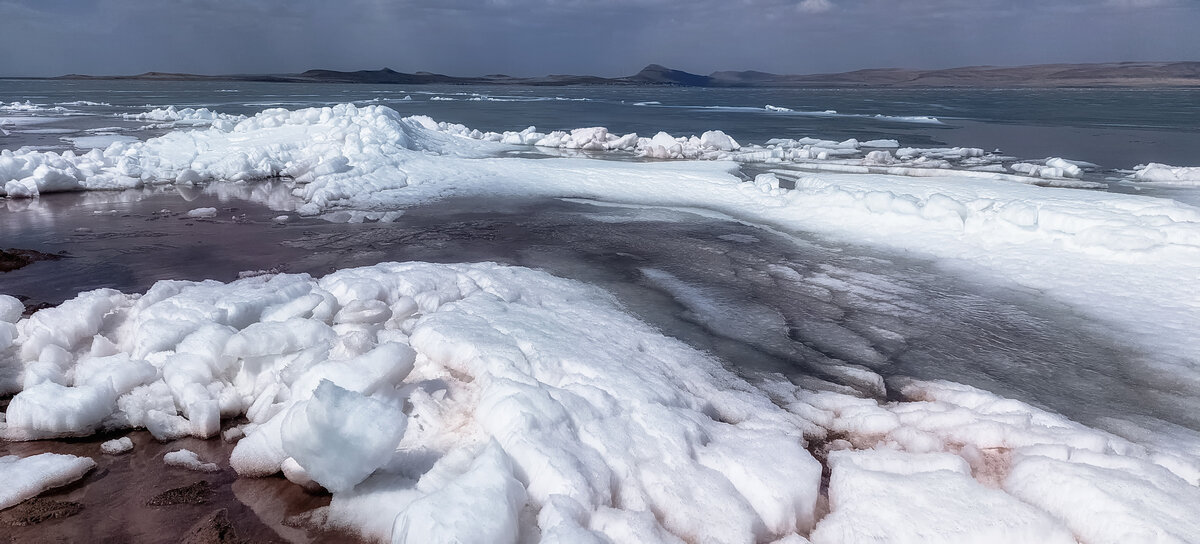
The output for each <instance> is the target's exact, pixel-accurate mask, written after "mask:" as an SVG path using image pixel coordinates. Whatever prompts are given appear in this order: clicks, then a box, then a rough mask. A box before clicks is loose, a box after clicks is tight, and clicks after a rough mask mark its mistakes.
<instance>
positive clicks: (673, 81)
mask: <svg viewBox="0 0 1200 544" xmlns="http://www.w3.org/2000/svg"><path fill="white" fill-rule="evenodd" d="M3 79H33V80H135V81H249V82H267V83H349V84H355V83H358V84H379V85H388V84H395V85H430V84H444V85H529V86H545V87H562V86H572V85H629V86H643V85H666V86H679V87H708V88H739V87H741V88H1097V87H1099V88H1163V87H1175V88H1192V87H1200V62H1116V63H1099V64H1039V65H1032V66H1012V67H1003V66H1000V67H998V66H968V67H962V68H948V69H940V70H910V69H900V68H879V69H869V70H857V71H853V72H843V73H835V74H808V75H781V74H771V73H766V72H755V71H741V72H732V71H725V72H713V73H712V74H709V75H699V74H692V73H689V72H684V71H681V70H673V69H670V68H666V67H664V66H660V65H657V64H651V65H649V66H647V67H646V68H644V69H642V70H641V71H640V72H638V73H636V74H634V75H631V76H624V77H615V78H605V77H599V76H589V75H548V76H541V77H512V76H507V75H502V74H499V75H487V76H478V77H458V76H448V75H443V74H434V73H429V72H416V73H405V72H397V71H394V70H391V69H388V68H384V69H382V70H359V71H354V72H343V71H336V70H308V71H306V72H301V73H298V74H229V75H201V74H187V73H170V72H146V73H144V74H137V75H108V76H96V75H83V74H69V75H65V76H57V77H12V78H3Z"/></svg>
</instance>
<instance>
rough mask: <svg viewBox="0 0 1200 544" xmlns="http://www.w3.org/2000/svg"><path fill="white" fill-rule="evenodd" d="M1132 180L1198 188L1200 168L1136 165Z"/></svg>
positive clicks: (1151, 164) (1155, 164)
mask: <svg viewBox="0 0 1200 544" xmlns="http://www.w3.org/2000/svg"><path fill="white" fill-rule="evenodd" d="M1135 170H1136V171H1135V172H1134V173H1133V179H1136V180H1138V181H1146V182H1153V183H1162V184H1166V185H1181V186H1200V167H1196V166H1189V167H1182V166H1169V165H1166V164H1159V163H1154V162H1152V163H1150V164H1146V165H1138V167H1137V168H1136V169H1135Z"/></svg>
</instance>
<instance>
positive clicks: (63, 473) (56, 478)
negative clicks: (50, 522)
mask: <svg viewBox="0 0 1200 544" xmlns="http://www.w3.org/2000/svg"><path fill="white" fill-rule="evenodd" d="M95 466H96V462H95V461H92V460H91V459H89V458H87V457H76V456H74V455H62V454H57V453H42V454H38V455H31V456H29V457H17V456H16V455H7V456H4V457H0V482H4V485H0V510H3V509H5V508H8V507H10V506H14V505H16V504H20V503H21V502H22V501H24V500H26V499H31V498H33V497H36V496H38V494H40V493H41V492H43V491H45V490H47V489H51V488H55V487H59V486H64V485H67V484H69V483H71V482H74V481H75V480H78V479H80V478H82V477H83V475H84V474H87V473H88V471H90V470H92V468H93V467H95Z"/></svg>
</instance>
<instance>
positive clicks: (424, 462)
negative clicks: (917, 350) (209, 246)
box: [0, 105, 1200, 543]
mask: <svg viewBox="0 0 1200 544" xmlns="http://www.w3.org/2000/svg"><path fill="white" fill-rule="evenodd" d="M202 115H203V116H207V117H210V118H211V119H210V121H211V122H212V123H213V126H212V127H211V128H209V129H205V130H179V131H175V132H171V133H168V134H166V135H164V136H161V137H158V138H154V139H151V140H148V141H145V142H117V143H114V144H112V145H110V146H108V147H107V148H106V149H104V150H94V151H92V152H89V153H87V154H84V155H75V154H73V153H70V152H67V153H62V154H55V153H44V152H37V151H29V150H25V151H20V152H10V151H4V152H2V153H0V183H2V184H3V187H4V191H5V194H6V195H7V196H9V197H20V196H34V195H37V194H39V193H41V192H49V191H59V190H88V189H116V188H123V187H139V186H143V185H147V184H159V183H179V184H194V183H202V182H206V181H210V180H218V179H221V180H234V181H236V180H245V181H253V180H257V179H262V178H273V177H280V176H283V177H285V178H288V179H289V180H290V181H289V182H288V183H290V184H291V187H292V191H293V194H294V195H296V196H297V197H299V198H300V199H301V200H302V202H303V205H302V207H301V208H300V210H299V211H300V213H302V214H307V215H316V214H321V213H327V212H330V211H344V212H348V213H350V214H367V213H370V214H372V215H371V217H382V216H383V215H382V212H385V211H389V210H397V209H401V208H404V207H407V206H413V205H417V204H420V203H424V202H430V201H433V200H437V199H442V198H447V197H454V196H473V197H487V196H536V197H559V198H567V197H573V198H588V199H595V200H599V201H606V202H615V203H623V204H634V205H640V206H669V207H688V208H696V209H704V210H709V211H713V212H718V213H720V214H724V215H726V216H729V217H733V218H736V219H738V220H741V221H745V222H748V223H752V224H757V225H763V226H769V227H772V228H775V229H778V230H779V231H782V232H785V233H786V232H801V231H808V232H819V233H823V234H827V235H830V236H835V237H838V238H842V239H846V240H853V241H855V242H857V243H865V244H871V245H878V246H882V247H886V248H890V249H893V250H901V251H912V252H915V253H917V254H920V255H923V256H927V257H932V258H934V259H938V260H940V261H941V262H944V263H945V264H946V266H948V267H949V268H951V269H954V270H958V271H965V272H967V273H970V274H972V275H979V276H983V277H990V278H993V279H996V280H998V281H1004V282H1011V283H1015V284H1017V285H1021V286H1024V287H1027V288H1030V289H1034V290H1037V291H1039V292H1042V293H1044V294H1045V295H1047V296H1049V297H1053V298H1055V299H1057V300H1059V301H1062V302H1065V303H1066V304H1068V305H1069V306H1070V307H1072V308H1075V309H1077V310H1078V311H1080V312H1081V313H1084V314H1086V315H1088V316H1090V318H1093V319H1096V320H1099V321H1102V322H1104V323H1106V324H1111V325H1113V326H1114V327H1115V328H1116V329H1118V330H1121V331H1123V332H1124V334H1126V335H1128V340H1127V341H1128V344H1129V345H1130V346H1131V347H1133V348H1135V349H1136V350H1137V351H1139V352H1141V353H1143V354H1144V355H1143V356H1142V357H1141V358H1140V359H1138V360H1135V361H1131V362H1130V368H1127V369H1121V371H1122V372H1126V373H1129V374H1130V375H1134V376H1137V379H1138V380H1141V381H1144V382H1146V383H1147V384H1150V385H1153V386H1154V387H1153V389H1154V390H1155V391H1159V392H1162V391H1170V392H1171V393H1170V394H1169V395H1166V396H1167V397H1169V398H1163V399H1156V400H1160V401H1162V402H1165V403H1169V404H1171V405H1173V406H1177V407H1178V409H1179V410H1182V411H1187V410H1194V409H1196V408H1200V400H1198V399H1200V372H1198V371H1197V370H1196V367H1197V362H1198V361H1200V346H1197V345H1196V343H1195V342H1194V339H1193V334H1194V331H1196V330H1200V286H1197V285H1196V284H1195V282H1191V281H1183V280H1185V279H1186V278H1192V277H1196V274H1197V273H1198V272H1200V209H1197V208H1194V207H1191V206H1187V205H1183V204H1180V203H1178V202H1175V201H1171V200H1163V199H1153V198H1145V197H1139V196H1131V195H1120V194H1112V193H1104V192H1094V191H1082V190H1079V189H1068V188H1049V187H1038V186H1036V185H1038V184H1039V183H1030V181H1031V180H1032V181H1036V180H1039V179H1041V180H1056V183H1059V182H1061V183H1060V184H1065V185H1079V183H1076V180H1075V179H1074V178H1075V177H1076V176H1078V169H1079V166H1078V165H1076V164H1074V163H1071V162H1069V161H1063V160H1061V159H1050V160H1047V161H1045V164H1043V165H1031V166H1022V167H1018V168H1016V170H1024V172H1023V174H1024V175H1020V176H1018V175H1017V174H1015V173H1011V172H1000V171H995V168H990V169H989V168H988V166H989V165H988V164H986V163H987V162H988V161H991V160H993V159H987V160H984V161H982V162H978V161H979V160H980V159H982V158H983V157H984V155H986V154H984V153H983V152H982V151H981V150H961V149H958V150H945V149H941V150H906V149H896V146H895V145H893V144H894V142H884V141H876V142H866V143H861V144H860V143H858V142H825V141H821V140H813V141H799V140H791V141H772V142H768V143H767V144H766V145H764V146H756V147H743V146H741V145H739V144H738V143H737V142H735V141H733V139H732V138H729V137H728V136H726V135H724V134H722V133H720V132H717V131H713V132H708V133H705V134H703V135H702V136H700V137H695V138H683V139H675V138H671V137H669V136H666V135H658V136H655V137H654V138H639V137H637V136H636V135H625V136H618V135H611V134H608V133H607V131H604V130H603V129H581V130H578V131H573V132H561V133H547V134H541V133H537V132H536V131H534V130H528V131H523V132H520V133H505V134H484V133H478V132H476V131H471V130H469V129H466V128H465V127H461V126H458V125H448V124H444V123H437V122H435V121H433V120H431V119H428V118H419V117H417V118H402V117H401V116H400V115H399V114H397V113H396V112H394V111H392V110H390V109H388V108H385V107H380V106H368V107H363V108H357V107H354V106H350V105H347V106H338V107H334V108H313V109H307V110H297V111H286V110H268V111H266V112H263V113H261V114H259V115H257V116H255V117H251V118H248V119H238V118H222V117H219V116H218V115H217V114H213V113H212V112H206V113H203V114H202ZM178 117H180V114H179V113H178V112H176V115H175V116H174V117H172V119H174V120H178V119H177V118H178ZM164 118H165V117H164ZM527 145H537V146H544V147H555V148H563V149H578V150H584V151H604V150H610V151H611V150H623V151H630V152H634V153H637V154H640V155H642V156H644V157H648V158H679V159H711V160H705V161H654V162H632V161H597V160H590V159H586V158H556V159H524V158H507V157H503V156H501V155H502V154H503V153H504V152H505V151H507V150H511V149H513V148H514V146H527ZM977 151H978V152H977ZM735 161H736V162H735ZM813 161H816V162H813ZM938 161H941V162H938ZM739 163H753V164H755V165H757V167H758V168H760V169H761V170H765V171H766V172H767V173H763V174H759V175H757V176H756V177H754V178H753V179H744V178H742V177H740V176H739V175H737V174H738V169H739ZM930 163H934V164H930ZM814 165H819V166H817V167H815V168H814ZM798 166H799V167H803V169H801V168H798ZM971 168H976V169H974V170H972V169H971ZM980 168H982V169H980ZM812 169H818V170H842V171H844V172H843V173H817V174H814V173H812V172H810V171H806V170H812ZM1043 169H1047V170H1043ZM926 170H928V172H926ZM847 172H848V173H847ZM932 172H935V173H936V174H937V175H929V174H930V173H932ZM1185 174H1186V172H1185ZM1032 176H1041V177H1032ZM194 211H195V210H194ZM364 216H365V215H364ZM21 310H22V307H21V306H20V304H19V303H18V302H16V301H15V299H11V298H8V297H0V390H2V391H3V392H5V393H9V394H15V396H14V397H13V398H12V401H11V402H10V404H9V405H8V408H7V410H6V412H5V414H4V419H3V420H0V421H3V423H2V424H0V425H2V426H3V436H4V437H5V438H6V439H8V440H32V439H41V438H55V437H64V436H80V435H90V434H93V433H96V432H99V431H103V430H114V429H129V428H145V429H148V430H149V431H150V432H151V433H153V434H154V435H155V436H156V437H159V438H161V439H171V438H175V437H181V436H196V437H204V438H210V437H214V436H216V435H217V434H218V433H219V431H220V428H221V421H222V420H223V419H225V420H227V419H228V418H231V417H236V416H243V417H245V418H246V419H247V420H248V421H249V423H247V424H245V425H242V426H240V427H238V428H237V430H235V431H232V432H230V433H229V434H228V436H227V437H226V438H228V439H238V438H240V442H239V443H238V445H237V447H236V448H235V450H234V452H233V455H232V456H231V458H230V459H228V460H207V461H217V462H218V463H220V464H226V463H227V464H229V465H231V466H232V467H233V468H234V469H235V470H237V471H238V472H239V473H240V474H243V475H245V476H266V475H271V474H276V473H280V472H282V473H283V474H284V475H285V476H286V477H287V478H288V479H289V480H291V481H293V482H295V483H297V484H298V485H302V486H306V487H310V488H317V487H323V488H325V489H327V490H329V491H331V492H333V493H334V498H333V502H332V504H331V505H330V507H329V510H328V521H329V523H331V524H333V525H338V526H344V527H348V528H352V529H354V530H357V531H361V532H363V533H364V534H366V535H369V536H371V537H374V538H378V539H381V540H392V541H398V542H405V541H407V542H429V541H446V540H448V539H450V538H451V537H454V538H458V539H459V541H463V542H467V541H471V542H476V541H477V542H504V541H516V540H517V539H518V538H519V539H521V540H525V541H536V540H537V539H538V538H539V537H540V539H542V540H544V541H563V542H578V541H596V542H603V541H605V539H607V540H609V541H615V542H625V541H639V542H655V541H661V542H677V541H679V540H683V541H688V542H693V541H695V542H701V541H711V542H770V541H776V540H783V541H785V542H803V541H804V539H805V538H807V539H810V540H811V541H813V542H830V543H832V542H870V541H874V540H872V539H874V538H878V537H880V536H882V535H886V536H888V537H889V538H891V539H893V540H895V541H900V542H908V541H911V542H935V541H937V542H1011V541H1030V542H1071V541H1073V539H1074V540H1078V541H1081V542H1086V543H1094V542H1122V541H1131V540H1137V541H1145V540H1149V539H1153V538H1160V539H1162V540H1161V541H1164V542H1177V541H1178V542H1187V541H1191V540H1195V539H1197V538H1200V526H1198V525H1197V524H1196V521H1195V520H1196V517H1195V516H1194V514H1195V512H1194V506H1193V505H1195V504H1200V488H1198V487H1197V485H1198V484H1200V455H1198V454H1197V449H1196V448H1197V442H1196V441H1195V440H1194V438H1193V436H1191V435H1187V434H1182V435H1179V436H1175V435H1156V436H1153V437H1151V438H1150V439H1141V438H1142V436H1139V432H1134V430H1132V429H1131V432H1129V433H1121V434H1122V435H1124V437H1121V436H1116V435H1114V434H1109V433H1106V432H1103V431H1099V430H1096V429H1091V428H1088V427H1085V426H1083V425H1080V424H1078V423H1075V422H1072V421H1069V420H1067V419H1065V418H1063V417H1062V416H1059V415H1056V414H1052V413H1048V412H1045V411H1043V410H1040V409H1038V408H1035V407H1032V406H1029V405H1026V404H1023V403H1020V402H1017V401H1014V400H1010V399H1004V398H1001V397H998V396H996V395H993V394H991V393H987V392H985V391H980V390H977V389H973V388H970V387H967V386H963V385H959V384H954V383H950V382H940V381H932V382H931V381H915V380H905V379H895V380H892V381H891V382H890V383H888V384H887V387H888V389H889V390H890V391H891V392H892V394H893V396H894V397H897V398H901V399H902V400H899V401H895V402H886V401H882V400H879V399H877V398H873V397H872V396H871V395H869V394H867V391H864V390H855V389H852V388H848V387H846V386H844V385H837V384H829V383H821V382H819V380H815V381H812V382H805V383H804V385H803V386H797V385H794V384H792V383H790V382H788V381H786V380H778V381H773V382H765V383H758V382H755V383H751V382H748V381H746V380H744V379H743V378H740V377H738V376H737V375H735V374H733V373H731V372H730V371H728V370H726V369H725V368H724V367H723V366H722V364H721V363H720V362H719V361H717V360H716V359H714V358H713V357H712V356H710V355H707V354H704V353H702V352H699V351H696V350H694V349H692V348H689V347H687V346H686V345H684V344H682V343H681V342H679V341H677V340H674V339H671V338H669V337H666V336H664V335H662V334H661V333H659V332H658V331H656V330H654V329H653V328H651V327H649V326H648V325H645V324H643V323H641V322H639V321H637V320H636V319H634V318H633V317H631V316H630V315H629V314H628V313H626V312H625V311H624V310H623V309H622V308H621V307H620V305H619V304H618V303H616V302H615V301H614V299H612V298H611V297H610V296H609V295H607V294H606V293H604V292H602V291H600V290H598V289H595V288H592V287H589V286H586V285H583V284H580V283H577V282H572V281H568V280H563V279H559V278H555V277H552V276H550V275H547V274H545V273H542V272H536V271H532V270H528V269H523V268H514V267H503V266H498V265H493V264H459V265H431V264H422V263H400V264H398V263H385V264H380V265H377V266H372V267H366V268H358V269H349V270H342V271H339V272H336V273H334V274H331V275H329V276H326V277H324V278H311V277H308V276H305V275H264V276H258V277H253V278H247V279H243V280H239V281H237V282H233V283H230V284H222V283H219V282H212V281H209V282H183V281H164V282H159V283H158V284H156V285H155V286H154V287H153V288H151V289H150V290H149V291H148V292H146V293H144V294H140V295H139V294H125V293H119V292H116V291H112V290H98V291H91V292H86V293H81V294H80V295H79V296H78V297H76V298H75V299H73V300H70V301H67V302H66V303H64V304H62V305H61V306H58V307H55V308H48V309H44V310H41V311H38V312H37V313H35V314H33V315H32V316H30V317H27V318H22V317H20V315H21ZM1048 364H1053V362H1052V361H1048ZM856 371H857V372H859V373H861V374H862V376H860V378H861V379H862V380H861V381H864V382H872V383H877V384H878V387H883V379H882V378H881V377H879V376H878V375H875V374H874V373H872V372H871V371H869V370H866V369H863V368H861V367H857V368H856ZM1152 432H1156V431H1152ZM1131 439H1132V440H1136V442H1135V441H1131ZM2 461H4V463H0V473H3V471H5V470H8V468H12V469H13V470H16V468H14V467H16V464H15V462H16V461H17V460H15V459H11V460H9V459H8V458H5V459H4V460H2ZM10 461H11V462H10ZM5 463H7V464H5ZM60 464H61V465H62V467H66V468H61V470H59V469H56V470H59V472H61V471H62V470H66V471H67V472H72V471H77V469H79V468H80V467H83V466H84V465H85V464H86V462H85V461H84V460H76V461H71V462H70V463H67V462H63V463H60ZM89 467H90V465H89ZM85 471H86V470H85ZM823 471H825V473H826V474H827V475H828V476H829V479H828V484H827V486H825V485H823V484H822V473H823ZM55 474H57V473H54V474H51V473H50V472H47V476H46V478H45V481H46V482H51V483H47V484H42V485H41V487H38V486H30V487H29V489H34V490H37V489H42V488H44V487H46V486H48V485H55V484H53V482H55V481H58V480H55V478H61V476H56V475H55ZM75 477H78V476H75ZM980 505H986V507H985V508H981V507H980Z"/></svg>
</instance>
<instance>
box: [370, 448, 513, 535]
mask: <svg viewBox="0 0 1200 544" xmlns="http://www.w3.org/2000/svg"><path fill="white" fill-rule="evenodd" d="M525 501H526V497H525V488H524V487H523V486H522V485H521V482H520V481H518V480H517V479H516V478H515V477H514V476H513V472H512V468H511V466H510V465H509V461H508V459H507V457H506V456H505V455H504V452H503V451H502V450H501V449H500V447H499V446H498V445H497V444H496V443H494V442H493V443H490V444H488V446H487V447H486V448H485V449H484V451H483V453H482V454H480V455H479V456H478V457H476V458H475V461H474V462H473V463H472V464H471V467H470V469H468V470H467V471H466V472H464V473H463V474H462V475H460V476H458V477H456V478H454V479H453V480H451V481H450V482H449V483H448V484H447V485H446V486H445V487H443V488H442V489H440V490H438V491H436V492H434V493H431V494H429V495H427V496H425V497H422V498H420V499H417V500H416V501H413V503H412V504H410V505H409V506H408V508H406V509H405V510H404V511H403V512H402V513H401V514H400V516H399V517H398V518H396V521H395V529H394V530H393V533H392V542H394V543H417V542H430V543H433V542H445V543H450V542H456V543H460V544H512V543H515V542H516V541H517V536H518V533H519V528H520V525H519V521H520V520H519V516H520V513H521V510H522V509H523V508H524V507H525Z"/></svg>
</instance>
